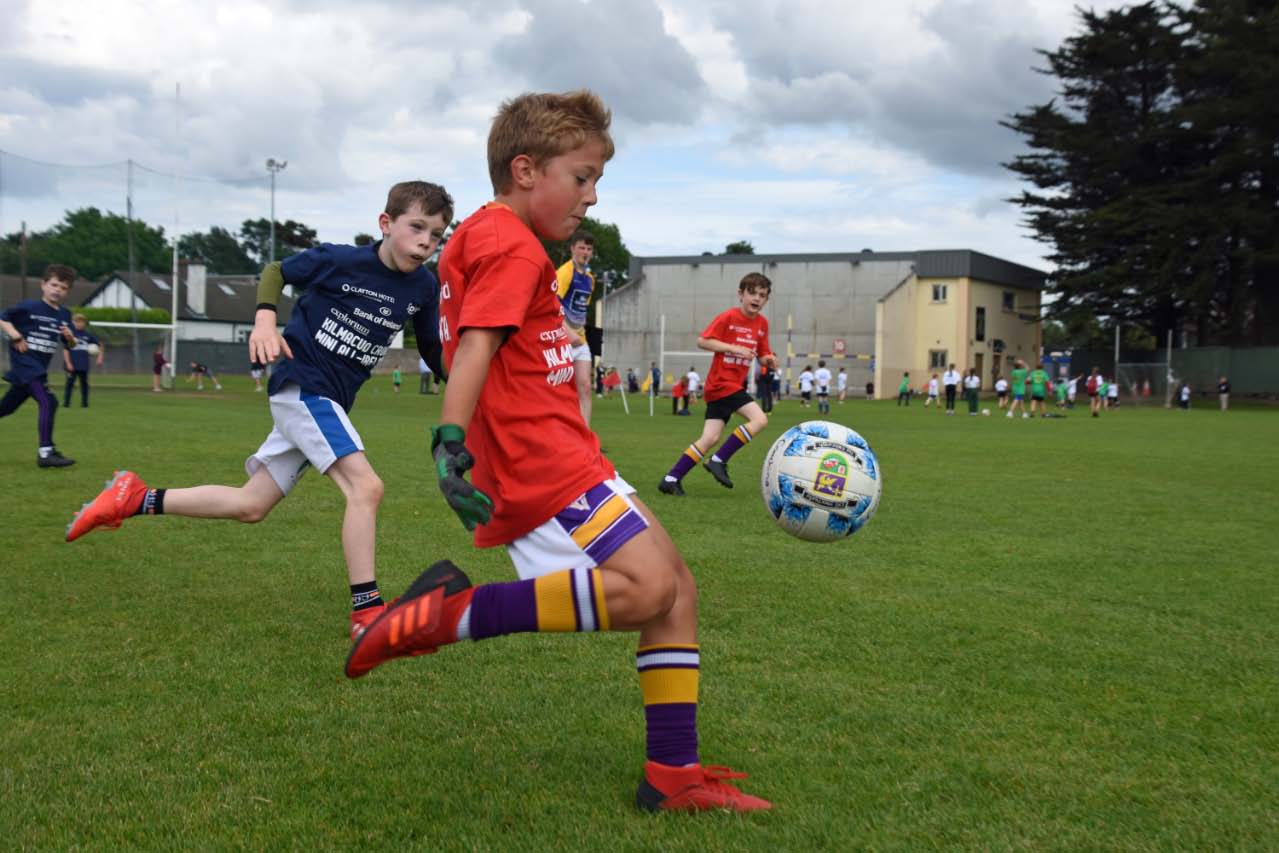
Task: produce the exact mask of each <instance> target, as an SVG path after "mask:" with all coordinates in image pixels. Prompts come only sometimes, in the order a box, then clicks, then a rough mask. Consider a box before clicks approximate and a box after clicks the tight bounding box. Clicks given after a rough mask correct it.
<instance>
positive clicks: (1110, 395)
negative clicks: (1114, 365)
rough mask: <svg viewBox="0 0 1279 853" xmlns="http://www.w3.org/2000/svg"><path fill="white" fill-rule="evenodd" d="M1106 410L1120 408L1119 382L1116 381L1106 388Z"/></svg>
mask: <svg viewBox="0 0 1279 853" xmlns="http://www.w3.org/2000/svg"><path fill="white" fill-rule="evenodd" d="M1106 408H1107V409H1117V408H1119V380H1118V379H1116V380H1115V381H1114V382H1111V383H1110V385H1108V386H1107V387H1106Z"/></svg>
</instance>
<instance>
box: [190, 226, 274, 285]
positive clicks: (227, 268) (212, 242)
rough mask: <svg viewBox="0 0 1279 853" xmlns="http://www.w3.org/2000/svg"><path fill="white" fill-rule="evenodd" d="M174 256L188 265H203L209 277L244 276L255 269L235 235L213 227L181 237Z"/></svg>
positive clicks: (256, 264) (256, 265)
mask: <svg viewBox="0 0 1279 853" xmlns="http://www.w3.org/2000/svg"><path fill="white" fill-rule="evenodd" d="M178 252H179V253H180V254H181V255H182V257H184V258H186V259H188V260H190V261H194V262H196V263H201V264H204V265H205V266H207V267H208V268H209V272H211V273H217V274H221V275H246V274H249V273H255V272H257V271H258V269H259V264H258V263H257V262H256V261H255V260H254V259H253V258H251V257H249V253H248V252H246V251H245V250H244V247H243V246H241V245H240V242H239V241H238V240H236V239H235V235H234V234H232V233H231V232H230V231H228V230H226V229H225V228H219V227H218V226H216V225H215V226H213V227H212V228H210V229H209V230H208V232H206V233H201V232H196V233H194V234H184V235H183V236H182V238H181V239H180V240H178Z"/></svg>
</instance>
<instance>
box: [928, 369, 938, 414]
mask: <svg viewBox="0 0 1279 853" xmlns="http://www.w3.org/2000/svg"><path fill="white" fill-rule="evenodd" d="M940 391H941V381H940V380H938V378H937V374H936V373H934V374H933V376H932V378H931V379H929V380H928V396H926V397H924V408H925V409H927V408H928V407H929V406H936V407H937V408H938V409H940V408H941V399H940V398H939V397H938V396H937V395H938V393H940Z"/></svg>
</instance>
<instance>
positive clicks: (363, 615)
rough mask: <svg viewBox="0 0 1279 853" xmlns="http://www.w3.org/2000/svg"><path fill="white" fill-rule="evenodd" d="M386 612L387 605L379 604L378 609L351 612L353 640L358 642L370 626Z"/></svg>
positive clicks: (367, 608) (368, 608)
mask: <svg viewBox="0 0 1279 853" xmlns="http://www.w3.org/2000/svg"><path fill="white" fill-rule="evenodd" d="M385 612H386V605H385V604H379V605H377V606H376V607H366V608H364V609H363V610H352V611H351V639H352V640H358V639H359V638H360V635H361V634H363V633H364V632H365V631H366V630H367V629H368V627H369V626H370V625H372V624H373V623H374V622H375V621H377V618H378V617H379V616H381V615H382V614H383V613H385Z"/></svg>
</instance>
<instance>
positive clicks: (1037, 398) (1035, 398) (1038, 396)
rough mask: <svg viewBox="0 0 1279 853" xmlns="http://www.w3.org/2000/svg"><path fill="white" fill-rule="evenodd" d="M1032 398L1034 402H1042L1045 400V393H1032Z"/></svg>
mask: <svg viewBox="0 0 1279 853" xmlns="http://www.w3.org/2000/svg"><path fill="white" fill-rule="evenodd" d="M1030 399H1031V400H1032V401H1033V402H1035V403H1042V402H1043V401H1044V395H1043V394H1031V395H1030Z"/></svg>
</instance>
